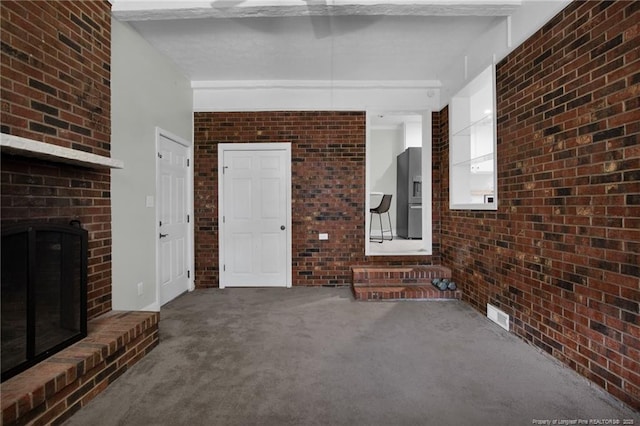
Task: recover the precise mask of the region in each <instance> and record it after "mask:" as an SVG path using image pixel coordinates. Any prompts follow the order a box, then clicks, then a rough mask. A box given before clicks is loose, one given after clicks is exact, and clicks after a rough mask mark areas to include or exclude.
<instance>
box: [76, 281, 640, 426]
mask: <svg viewBox="0 0 640 426" xmlns="http://www.w3.org/2000/svg"><path fill="white" fill-rule="evenodd" d="M160 332H161V335H160V342H161V343H160V345H159V346H158V347H157V348H155V349H154V350H153V351H152V352H151V353H150V354H149V355H148V356H146V357H145V358H144V359H142V360H141V361H140V362H139V363H138V364H136V365H135V366H133V367H132V368H131V369H130V370H129V371H127V372H126V373H125V374H124V375H122V376H121V377H120V378H118V379H117V380H116V381H115V382H114V383H113V384H112V385H111V386H109V388H108V389H107V390H106V391H105V392H103V393H102V394H100V395H98V396H97V397H96V398H95V399H94V400H93V401H92V402H91V403H89V405H87V406H86V407H84V408H82V409H81V410H80V411H79V412H77V413H76V414H75V415H74V416H73V417H71V418H70V419H69V420H68V421H67V422H66V423H65V424H67V425H83V426H84V425H531V424H536V421H542V420H549V421H553V420H556V421H557V424H560V421H565V420H572V421H573V420H575V421H578V420H586V421H589V420H591V419H597V420H603V419H615V420H616V421H617V420H619V421H620V423H619V424H622V421H623V420H624V419H633V420H634V422H635V424H636V425H638V424H640V414H638V413H637V412H634V411H631V410H630V409H629V408H627V407H623V406H622V405H621V404H620V403H618V402H617V401H615V400H614V399H613V398H611V397H609V396H608V395H606V394H605V393H604V392H603V391H601V390H600V389H598V388H596V387H595V385H590V384H589V382H587V381H586V379H583V378H581V377H579V376H578V375H577V374H576V373H575V372H573V371H571V370H569V369H568V368H565V367H563V366H562V365H560V364H559V363H557V362H556V361H554V360H553V359H551V358H550V357H548V356H546V355H545V354H543V353H540V352H539V351H538V350H537V349H536V348H534V347H532V346H530V345H527V344H526V343H524V342H523V341H521V340H520V339H518V338H517V337H515V336H514V335H512V334H510V333H508V332H506V331H504V330H502V329H501V328H499V327H498V326H497V325H495V324H493V323H491V322H489V320H487V319H486V318H485V317H484V316H482V315H481V314H479V313H478V312H476V311H475V310H473V309H472V308H471V307H469V306H467V305H466V304H464V303H463V302H458V301H446V302H444V301H443V302H435V301H434V302H408V301H407V302H379V303H376V302H355V301H353V300H352V297H351V293H350V291H349V289H347V288H337V289H334V288H293V289H225V290H218V289H210V290H196V291H194V292H193V293H189V294H185V295H183V296H181V297H179V298H178V299H176V300H174V301H173V302H171V303H169V304H167V305H166V306H165V307H163V308H162V312H161V322H160ZM538 424H540V423H538ZM550 424H551V423H550ZM599 424H604V423H599Z"/></svg>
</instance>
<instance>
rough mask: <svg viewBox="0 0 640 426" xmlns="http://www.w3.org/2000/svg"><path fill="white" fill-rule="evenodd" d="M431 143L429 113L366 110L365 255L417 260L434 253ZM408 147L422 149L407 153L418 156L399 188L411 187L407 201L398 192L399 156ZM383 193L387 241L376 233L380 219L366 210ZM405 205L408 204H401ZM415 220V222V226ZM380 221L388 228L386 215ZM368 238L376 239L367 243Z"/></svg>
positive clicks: (373, 204) (378, 232) (378, 199)
mask: <svg viewBox="0 0 640 426" xmlns="http://www.w3.org/2000/svg"><path fill="white" fill-rule="evenodd" d="M431 139H432V132H431V110H394V111H382V110H367V134H366V178H365V225H366V226H365V235H364V238H365V255H367V256H416V255H431V254H432V253H433V241H432V239H433V227H432V217H433V202H432V195H433V194H432V140H431ZM408 148H420V149H419V150H415V149H411V150H410V151H413V152H412V155H413V156H415V154H416V152H418V155H419V159H420V165H421V170H420V171H419V172H418V173H417V172H414V171H413V170H412V172H411V173H412V175H411V176H410V177H409V180H410V182H404V183H401V184H400V186H403V185H404V184H407V185H409V187H410V188H415V190H414V189H410V190H409V191H410V192H411V194H410V195H409V198H408V199H407V197H406V194H401V192H402V189H401V188H400V187H399V183H398V179H399V177H398V156H399V155H400V154H402V153H403V152H404V151H405V150H406V149H408ZM401 161H402V160H401ZM402 167H403V166H401V168H402ZM405 175H406V174H405ZM405 178H406V176H405ZM400 179H401V180H402V179H404V178H400ZM384 194H391V195H392V201H391V208H390V209H389V214H390V215H391V228H392V230H391V232H392V235H393V239H392V240H387V239H386V238H389V233H387V232H386V229H385V233H384V235H383V233H382V232H381V231H380V229H379V222H380V220H379V219H380V218H379V217H378V216H377V215H376V214H373V215H371V214H370V209H371V208H375V207H377V206H378V204H379V203H380V200H381V198H382V196H383V195H384ZM405 202H406V203H408V204H410V205H407V206H405ZM399 203H400V204H399ZM405 207H406V208H405ZM407 212H409V213H407ZM405 213H407V214H413V218H412V219H405V217H404V215H405ZM399 214H400V215H403V216H402V219H401V220H398V215H399ZM418 217H419V222H416V220H417V219H416V218H418ZM407 220H408V221H409V222H411V221H413V224H414V226H415V227H416V229H417V227H419V228H420V231H419V234H416V232H418V231H413V232H412V231H409V232H407V229H406V226H407V223H406V222H407ZM382 223H383V227H384V225H385V224H388V215H387V214H386V213H384V214H383V216H382ZM409 226H412V225H409ZM417 235H419V236H420V238H417ZM382 236H384V237H385V238H384V239H383V241H382V242H381V243H380V242H377V241H380V240H381V237H382ZM371 237H373V238H374V239H375V240H376V241H371Z"/></svg>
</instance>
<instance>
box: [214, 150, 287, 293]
mask: <svg viewBox="0 0 640 426" xmlns="http://www.w3.org/2000/svg"><path fill="white" fill-rule="evenodd" d="M269 145H270V146H272V145H275V149H268V148H269V147H266V144H265V147H259V148H257V149H251V150H248V149H246V148H247V147H246V146H244V147H243V148H245V149H241V150H234V149H233V148H231V147H229V148H228V149H225V148H224V147H223V149H222V150H221V152H219V154H222V173H223V174H222V200H221V211H222V220H221V222H220V223H221V241H220V243H221V244H220V246H221V248H220V255H221V259H220V260H221V264H220V269H221V271H220V272H221V273H220V287H288V286H290V278H289V277H290V268H291V266H290V265H291V260H290V249H289V247H290V230H289V228H290V187H291V183H290V182H291V181H290V179H291V178H290V151H289V150H286V149H283V147H282V145H285V144H269ZM286 145H287V147H289V146H290V145H289V144H286Z"/></svg>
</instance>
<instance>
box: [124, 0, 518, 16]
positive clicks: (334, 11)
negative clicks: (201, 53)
mask: <svg viewBox="0 0 640 426" xmlns="http://www.w3.org/2000/svg"><path fill="white" fill-rule="evenodd" d="M521 4H522V1H521V0H413V1H410V0H407V1H402V0H394V1H391V0H386V1H375V0H214V1H150V0H112V13H113V16H114V17H115V18H116V19H118V20H120V21H149V20H166V19H195V18H264V17H268V18H277V17H295V16H358V15H359V16H508V15H511V14H512V13H513V12H514V11H515V10H517V9H518V7H520V6H521Z"/></svg>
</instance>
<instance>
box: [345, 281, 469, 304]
mask: <svg viewBox="0 0 640 426" xmlns="http://www.w3.org/2000/svg"><path fill="white" fill-rule="evenodd" d="M353 296H354V297H355V298H356V300H362V301H372V300H436V299H462V292H461V291H460V290H456V291H449V290H446V291H440V290H438V289H437V288H435V287H434V286H432V285H431V284H428V285H410V286H404V287H389V286H380V287H353Z"/></svg>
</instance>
